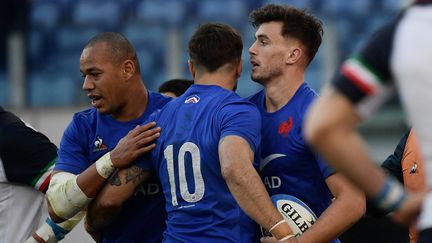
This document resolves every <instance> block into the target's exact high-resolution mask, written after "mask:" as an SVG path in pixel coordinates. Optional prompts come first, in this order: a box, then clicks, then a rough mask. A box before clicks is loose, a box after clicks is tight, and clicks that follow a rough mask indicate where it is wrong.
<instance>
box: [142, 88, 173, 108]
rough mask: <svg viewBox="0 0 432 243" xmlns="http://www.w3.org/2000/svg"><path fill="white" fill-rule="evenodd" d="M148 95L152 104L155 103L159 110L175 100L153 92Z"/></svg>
mask: <svg viewBox="0 0 432 243" xmlns="http://www.w3.org/2000/svg"><path fill="white" fill-rule="evenodd" d="M148 94H149V96H148V97H149V100H150V102H151V103H153V104H154V105H155V106H156V107H157V108H162V106H164V105H165V104H166V103H168V102H170V101H171V100H173V98H171V97H169V96H165V95H162V94H160V93H157V92H153V91H148Z"/></svg>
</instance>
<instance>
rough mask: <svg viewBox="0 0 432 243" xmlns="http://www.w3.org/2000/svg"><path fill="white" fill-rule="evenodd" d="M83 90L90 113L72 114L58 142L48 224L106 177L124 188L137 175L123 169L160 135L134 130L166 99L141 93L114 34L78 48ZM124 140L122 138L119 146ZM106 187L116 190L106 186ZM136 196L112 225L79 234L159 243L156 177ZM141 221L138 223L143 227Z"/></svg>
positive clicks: (130, 55) (161, 215) (131, 54)
mask: <svg viewBox="0 0 432 243" xmlns="http://www.w3.org/2000/svg"><path fill="white" fill-rule="evenodd" d="M80 71H81V73H82V76H83V78H84V82H83V85H82V88H83V90H84V91H85V92H86V93H87V96H88V97H89V99H90V100H91V104H92V106H93V108H89V109H86V110H84V111H81V112H78V113H76V114H75V115H74V116H73V119H72V121H71V122H70V124H69V125H68V127H67V128H66V130H65V132H64V134H63V137H62V139H61V143H60V148H59V152H58V154H59V159H58V162H57V163H56V166H55V168H54V172H53V178H52V180H51V183H50V186H49V190H48V192H47V199H48V203H49V205H48V206H49V213H50V215H51V218H52V219H53V220H54V221H55V222H62V221H64V220H65V219H69V218H71V217H73V216H74V215H75V214H77V213H78V212H80V211H81V210H85V209H86V207H87V205H88V204H89V203H90V202H91V201H92V199H94V198H95V197H96V196H97V195H98V192H99V191H100V189H101V188H102V187H103V186H104V185H105V184H106V183H107V179H108V177H110V176H111V175H112V174H113V173H117V172H118V170H120V171H122V170H125V171H126V172H125V173H126V174H127V175H128V177H127V180H128V181H127V182H129V183H136V181H137V179H138V178H139V177H140V176H142V174H140V173H139V171H136V170H134V169H133V168H132V169H131V168H130V167H129V164H130V163H131V162H133V161H134V160H135V159H136V158H137V157H138V156H140V155H142V154H143V153H145V152H147V151H149V150H150V149H152V148H153V147H154V144H152V143H151V142H152V141H153V140H154V139H156V138H157V137H158V136H159V131H160V129H159V128H157V127H154V126H155V124H154V123H152V124H148V125H144V126H140V124H142V123H143V122H144V121H145V120H146V119H147V118H148V116H149V115H150V114H151V113H153V111H155V110H156V109H160V108H162V107H163V106H164V105H165V104H166V103H167V102H168V101H169V100H171V99H170V98H168V97H166V96H163V95H160V94H158V93H154V92H151V91H148V90H147V89H146V86H145V84H144V82H143V80H142V79H141V75H140V67H139V61H138V58H137V56H136V52H135V49H134V47H133V46H132V45H131V44H130V42H129V41H128V40H127V39H126V38H125V37H123V36H122V35H121V34H119V33H114V32H105V33H100V34H98V35H96V36H94V37H93V38H92V39H90V40H89V42H88V43H87V44H86V45H85V47H84V49H83V51H82V53H81V57H80ZM122 138H123V139H122ZM110 183H117V182H116V181H111V182H110ZM136 186H137V188H138V189H137V190H136V191H135V193H134V195H133V196H132V197H131V198H130V200H128V201H127V202H126V203H125V205H124V207H123V208H118V207H115V205H109V206H110V209H111V210H116V211H120V213H119V215H118V217H117V218H116V219H115V221H109V219H107V217H106V215H97V216H95V217H94V219H95V220H98V221H102V222H105V221H109V223H110V224H109V226H108V227H106V228H104V229H94V228H90V227H89V225H91V223H92V222H89V224H85V226H86V227H87V228H86V230H88V231H90V232H92V233H93V234H92V236H97V240H98V241H103V242H127V243H130V242H160V241H161V239H162V232H163V231H164V230H165V227H166V226H165V218H166V213H165V209H164V198H163V194H162V192H161V189H160V183H159V182H158V180H157V179H156V178H151V179H149V180H148V181H147V182H146V183H145V184H139V185H136ZM143 219H145V220H143Z"/></svg>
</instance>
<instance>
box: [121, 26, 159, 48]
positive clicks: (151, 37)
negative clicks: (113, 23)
mask: <svg viewBox="0 0 432 243" xmlns="http://www.w3.org/2000/svg"><path fill="white" fill-rule="evenodd" d="M166 31H167V29H166V28H164V27H163V26H162V25H157V24H147V23H145V22H142V21H133V22H127V23H126V24H125V27H124V29H123V30H122V31H121V32H122V33H123V34H124V35H125V36H126V38H128V39H129V41H130V42H131V43H132V44H133V45H134V46H135V48H137V49H141V48H145V49H146V50H149V51H152V52H155V53H157V54H158V55H163V52H164V50H165V42H166V41H165V39H166Z"/></svg>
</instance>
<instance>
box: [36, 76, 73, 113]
mask: <svg viewBox="0 0 432 243" xmlns="http://www.w3.org/2000/svg"><path fill="white" fill-rule="evenodd" d="M76 85H78V84H77V83H76V82H75V83H74V82H73V80H72V79H71V78H70V77H68V76H65V75H61V74H52V73H50V72H37V73H33V75H32V76H31V77H30V79H29V89H28V101H29V105H30V106H33V107H39V106H66V105H68V106H70V105H74V102H75V98H76V90H77V88H76Z"/></svg>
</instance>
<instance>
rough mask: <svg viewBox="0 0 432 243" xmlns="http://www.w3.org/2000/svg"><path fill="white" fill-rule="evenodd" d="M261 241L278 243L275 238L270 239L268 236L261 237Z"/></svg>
mask: <svg viewBox="0 0 432 243" xmlns="http://www.w3.org/2000/svg"><path fill="white" fill-rule="evenodd" d="M260 241H261V242H263V243H276V242H277V240H276V238H274V237H268V236H266V237H261V239H260Z"/></svg>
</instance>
